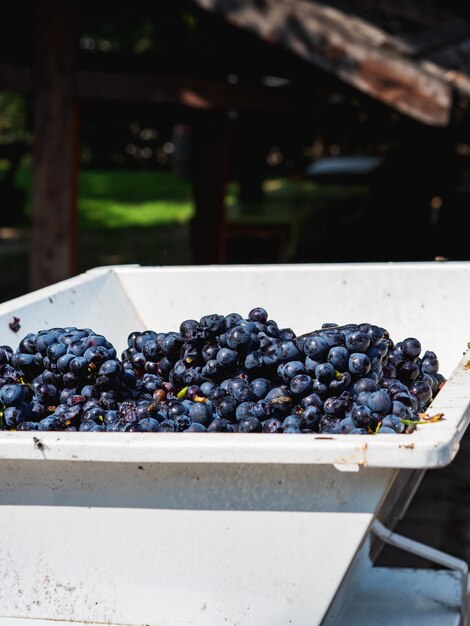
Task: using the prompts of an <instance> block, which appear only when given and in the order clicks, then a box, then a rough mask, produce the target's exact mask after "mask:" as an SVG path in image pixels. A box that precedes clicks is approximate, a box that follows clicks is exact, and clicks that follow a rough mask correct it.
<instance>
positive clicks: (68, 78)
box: [30, 0, 79, 289]
mask: <svg viewBox="0 0 470 626" xmlns="http://www.w3.org/2000/svg"><path fill="white" fill-rule="evenodd" d="M75 29H76V5H75V2H72V1H71V2H62V0H45V1H44V2H43V3H41V7H40V10H39V11H38V42H37V43H38V48H37V66H36V76H35V79H36V112H35V113H36V125H35V138H34V160H33V164H34V181H33V220H32V232H31V265H30V281H31V284H30V288H31V289H37V288H39V287H43V286H45V285H48V284H51V283H55V282H57V281H60V280H63V279H65V278H67V277H69V276H71V275H72V274H74V273H75V271H76V246H77V242H76V237H77V223H76V222H77V178H78V141H79V136H78V106H77V102H76V99H75V97H74V96H73V93H74V89H73V63H74V52H75V46H76V41H77V39H76V32H75Z"/></svg>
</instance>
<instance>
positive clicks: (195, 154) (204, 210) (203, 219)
mask: <svg viewBox="0 0 470 626" xmlns="http://www.w3.org/2000/svg"><path fill="white" fill-rule="evenodd" d="M228 153H229V150H228V120H227V114H226V112H225V111H197V112H195V113H194V116H193V124H192V168H193V171H192V178H193V193H194V203H195V205H196V213H195V216H194V218H193V220H192V222H191V245H192V252H193V262H194V263H196V264H212V263H224V262H225V244H226V207H225V192H226V187H227V179H228Z"/></svg>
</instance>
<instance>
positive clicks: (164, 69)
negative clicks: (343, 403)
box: [0, 0, 470, 565]
mask: <svg viewBox="0 0 470 626" xmlns="http://www.w3.org/2000/svg"><path fill="white" fill-rule="evenodd" d="M0 42H1V44H0V301H7V300H9V299H11V298H13V297H15V296H18V295H22V294H24V293H26V292H28V291H30V290H31V289H36V288H38V287H41V286H44V285H47V284H52V283H55V282H57V281H59V280H62V279H64V278H67V277H68V276H71V275H74V274H77V273H79V272H83V271H85V270H87V269H89V268H92V267H96V266H101V265H109V264H127V263H138V264H142V265H167V264H171V265H185V264H197V263H303V262H308V263H310V262H340V261H351V262H354V261H402V260H411V261H418V260H424V261H434V260H441V261H442V260H444V261H445V260H446V259H449V260H466V259H469V258H470V252H469V247H468V238H469V237H468V232H469V228H470V123H469V122H470V99H469V98H470V8H469V7H468V6H467V5H466V4H465V3H461V2H458V1H457V0H446V2H443V1H442V2H441V1H439V0H426V1H425V0H397V1H395V2H389V1H386V0H377V1H373V0H335V1H333V2H320V1H313V0H312V1H309V0H284V1H283V2H279V1H276V0H193V1H189V0H177V1H176V0H175V1H173V2H162V1H160V0H154V1H153V2H151V3H148V2H143V1H142V0H134V1H133V2H132V3H129V2H123V1H122V0H114V1H113V2H109V1H108V0H94V2H91V1H90V0H83V1H81V2H76V1H69V2H61V1H60V0H44V1H42V2H33V1H32V0H17V1H16V2H15V3H8V5H6V6H5V7H2V19H1V20H0ZM469 338H470V337H469ZM468 446H469V444H468V443H467V442H466V440H465V438H464V441H463V447H464V449H465V447H467V448H468ZM465 459H466V454H465V451H463V453H461V454H459V455H457V459H456V461H455V462H453V463H452V465H451V466H450V468H447V469H445V470H440V471H439V472H438V473H436V475H433V476H432V477H431V476H430V477H429V478H428V476H426V478H425V479H424V482H423V483H422V485H421V487H420V489H419V491H418V494H417V496H416V497H415V499H414V500H413V502H412V504H411V507H410V509H409V512H408V514H407V516H406V518H405V519H404V520H403V521H402V523H401V525H399V526H398V528H397V530H398V531H402V532H404V533H405V534H407V535H409V536H411V537H414V538H416V539H418V540H420V541H425V542H427V543H429V544H430V545H434V546H435V547H438V548H441V549H444V550H447V551H449V552H451V553H453V554H456V555H457V556H459V557H461V558H464V559H466V560H467V561H469V560H470V536H469V535H470V531H469V529H468V519H470V508H469V507H470V482H469V480H468V478H467V477H466V468H465ZM407 558H409V557H405V556H403V557H400V555H399V554H397V551H395V552H393V553H391V552H390V551H387V550H385V551H384V553H383V554H382V556H381V559H382V563H383V564H387V563H392V562H393V563H395V564H396V563H398V564H402V565H410V564H411V565H413V564H414V561H413V563H409V562H408V561H407ZM400 559H401V560H400ZM428 565H429V564H428Z"/></svg>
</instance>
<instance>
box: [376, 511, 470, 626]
mask: <svg viewBox="0 0 470 626" xmlns="http://www.w3.org/2000/svg"><path fill="white" fill-rule="evenodd" d="M372 531H373V532H374V533H375V534H376V535H377V537H379V539H381V540H382V541H383V542H384V543H387V544H389V545H391V546H395V547H396V548H400V549H401V550H405V551H406V552H410V553H411V554H415V555H416V556H420V557H422V558H424V559H427V560H428V561H432V562H433V563H437V564H438V565H442V566H443V567H447V568H449V569H452V570H455V571H457V572H460V575H461V598H460V623H461V626H467V603H468V564H467V563H466V562H465V561H462V560H461V559H457V558H455V557H454V556H450V555H449V554H446V553H445V552H441V551H440V550H436V548H431V547H430V546H427V545H425V544H424V543H420V542H419V541H415V540H414V539H408V538H407V537H403V535H399V534H397V533H394V532H392V531H391V530H389V529H388V528H386V527H385V526H384V525H383V524H382V523H381V522H379V521H378V520H375V521H374V522H373V523H372Z"/></svg>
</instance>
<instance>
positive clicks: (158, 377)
mask: <svg viewBox="0 0 470 626" xmlns="http://www.w3.org/2000/svg"><path fill="white" fill-rule="evenodd" d="M127 344H128V345H127V348H126V349H125V350H124V351H123V352H122V354H121V355H120V358H118V357H117V352H116V349H115V348H114V346H113V345H112V344H111V343H110V342H109V341H108V340H107V339H106V338H105V337H104V336H103V335H100V334H97V333H95V332H93V330H91V329H89V328H85V329H79V328H75V327H67V328H51V329H46V330H40V331H39V332H37V333H30V334H28V335H26V336H25V337H24V338H23V339H22V340H21V342H20V343H19V346H18V348H17V350H16V351H15V352H14V351H13V350H12V348H10V347H9V346H1V347H0V411H1V427H2V428H3V429H4V430H61V431H65V430H68V431H119V432H240V433H260V432H263V433H328V434H375V433H383V434H386V433H389V434H393V433H402V432H410V431H411V430H412V429H413V428H414V423H416V422H417V421H419V414H421V413H424V412H425V411H426V409H427V407H428V406H429V404H430V403H431V401H432V399H433V398H434V397H435V395H436V394H437V393H438V391H439V389H440V388H441V387H442V385H443V384H444V382H445V379H444V377H443V376H442V375H441V374H440V373H439V371H438V370H439V362H438V360H437V357H436V355H435V353H434V352H430V351H427V352H425V353H424V355H423V356H422V357H421V356H420V355H421V344H420V342H419V341H418V340H417V339H415V338H413V337H409V338H407V339H404V340H403V341H401V342H398V343H394V342H393V341H392V339H391V338H390V336H389V333H388V332H387V331H386V330H385V329H384V328H382V327H379V326H376V325H373V324H368V323H364V324H348V325H345V326H338V325H336V324H324V325H323V327H322V328H321V329H319V330H317V331H314V332H312V333H308V334H306V335H301V336H296V334H295V333H294V331H293V330H292V329H291V328H280V327H279V326H278V324H277V323H276V322H275V321H273V320H270V319H268V314H267V312H266V311H265V310H264V309H263V308H261V307H257V308H254V309H252V310H251V311H250V313H249V314H248V316H247V317H246V318H243V317H242V316H241V315H240V314H238V313H231V314H229V315H226V316H224V315H218V314H212V315H205V316H204V317H202V318H201V319H200V320H193V319H188V320H185V321H183V322H182V323H181V325H180V328H179V331H178V332H167V333H163V332H155V331H152V330H145V331H143V332H137V331H136V332H133V333H131V334H130V335H129V337H128V341H127Z"/></svg>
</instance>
